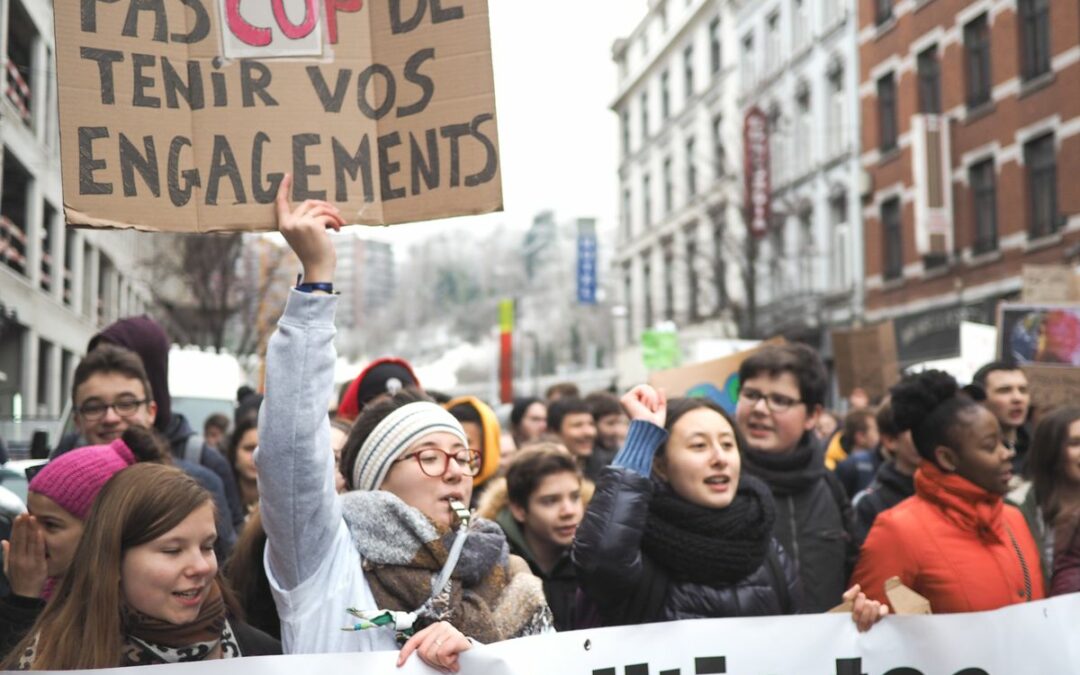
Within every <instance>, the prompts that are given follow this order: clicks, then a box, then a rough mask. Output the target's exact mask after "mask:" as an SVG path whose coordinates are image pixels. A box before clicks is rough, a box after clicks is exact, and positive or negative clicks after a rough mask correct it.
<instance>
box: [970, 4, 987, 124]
mask: <svg viewBox="0 0 1080 675" xmlns="http://www.w3.org/2000/svg"><path fill="white" fill-rule="evenodd" d="M964 53H965V56H966V59H967V61H966V64H965V65H966V70H967V104H968V108H977V107H978V106H980V105H982V104H984V103H987V102H988V101H989V100H990V95H991V90H992V84H991V81H990V23H989V20H988V19H987V17H986V14H982V15H980V16H979V17H978V18H977V19H974V20H973V21H971V22H970V23H968V24H967V25H966V26H964Z"/></svg>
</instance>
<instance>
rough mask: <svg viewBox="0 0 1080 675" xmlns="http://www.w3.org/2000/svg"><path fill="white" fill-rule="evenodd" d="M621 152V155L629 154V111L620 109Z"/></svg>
mask: <svg viewBox="0 0 1080 675" xmlns="http://www.w3.org/2000/svg"><path fill="white" fill-rule="evenodd" d="M622 152H623V157H626V156H628V155H629V154H630V111H629V110H623V111H622Z"/></svg>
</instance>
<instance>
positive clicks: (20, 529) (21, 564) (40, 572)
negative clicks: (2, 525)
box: [0, 513, 48, 598]
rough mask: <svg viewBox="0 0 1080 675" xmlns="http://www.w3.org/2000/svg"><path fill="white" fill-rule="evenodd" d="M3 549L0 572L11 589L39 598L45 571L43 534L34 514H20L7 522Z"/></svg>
mask: <svg viewBox="0 0 1080 675" xmlns="http://www.w3.org/2000/svg"><path fill="white" fill-rule="evenodd" d="M0 545H2V546H3V549H4V574H5V575H6V576H7V578H8V583H10V584H11V592H12V593H14V594H15V595H21V596H22V597H24V598H40V597H41V591H42V589H44V588H45V581H46V579H47V578H48V572H47V568H46V563H45V534H44V533H43V532H42V530H41V525H39V524H38V522H37V518H34V517H33V516H31V515H28V514H25V513H23V514H20V515H19V516H17V517H16V518H15V522H14V523H12V525H11V540H10V541H4V542H2V543H0Z"/></svg>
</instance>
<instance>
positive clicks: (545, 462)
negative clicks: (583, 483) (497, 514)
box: [506, 448, 581, 509]
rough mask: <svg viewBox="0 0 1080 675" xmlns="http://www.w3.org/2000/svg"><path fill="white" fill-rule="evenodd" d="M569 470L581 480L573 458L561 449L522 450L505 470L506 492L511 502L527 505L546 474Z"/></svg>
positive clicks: (523, 506)
mask: <svg viewBox="0 0 1080 675" xmlns="http://www.w3.org/2000/svg"><path fill="white" fill-rule="evenodd" d="M564 472H569V473H572V474H574V475H575V476H577V477H578V480H581V472H580V471H579V470H578V467H577V462H576V461H575V460H574V458H573V457H572V456H571V455H569V454H567V453H565V452H563V451H561V450H552V449H547V448H542V449H536V450H522V451H521V452H520V453H519V454H518V455H517V456H516V457H515V458H514V463H513V464H511V465H510V468H509V469H507V471H506V492H507V496H508V497H509V499H510V503H511V504H516V505H518V506H520V507H521V508H523V509H527V508H528V507H529V497H532V494H533V492H535V491H536V488H537V487H539V485H540V483H542V482H543V480H544V479H545V478H547V477H548V476H552V475H554V474H557V473H564Z"/></svg>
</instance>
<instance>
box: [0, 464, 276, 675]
mask: <svg viewBox="0 0 1080 675" xmlns="http://www.w3.org/2000/svg"><path fill="white" fill-rule="evenodd" d="M214 518H215V509H214V503H213V499H212V497H211V496H210V493H209V492H207V491H206V490H205V489H203V488H202V487H200V486H199V484H198V483H196V482H195V481H194V480H193V479H192V478H190V477H189V476H188V475H187V474H185V473H184V472H182V471H180V470H179V469H176V468H173V467H169V466H161V465H157V464H139V465H137V466H133V467H130V468H128V469H125V470H123V471H121V472H119V473H117V474H116V475H115V476H114V477H113V478H111V479H110V480H109V482H108V483H107V484H106V485H105V487H104V488H102V490H101V493H100V494H99V495H98V498H97V500H96V501H95V502H94V506H93V508H92V509H91V511H90V515H89V517H88V518H87V521H86V527H85V530H84V532H83V535H82V538H81V539H80V540H79V545H78V547H77V548H76V550H75V555H74V557H73V558H72V564H71V568H70V570H69V572H68V574H66V575H65V576H64V578H63V580H62V581H61V582H60V584H59V586H58V587H57V589H56V592H55V594H54V597H53V598H52V600H51V601H50V602H49V604H48V605H47V606H46V607H45V610H44V612H42V614H41V616H40V617H39V618H38V620H37V622H36V623H35V624H34V626H33V628H32V629H31V630H30V632H29V634H28V635H27V636H26V637H25V638H24V639H23V641H22V642H21V643H19V645H18V646H17V647H16V648H15V650H14V651H13V652H12V653H11V654H10V655H9V656H8V658H7V660H6V662H5V664H4V667H5V668H7V669H12V668H18V669H20V670H74V669H80V670H81V669H89V668H114V667H118V666H134V665H151V664H157V663H177V662H181V661H203V660H210V659H219V658H235V657H239V656H253V655H262V654H274V653H280V645H279V644H278V643H277V642H276V641H275V640H273V639H272V638H270V637H268V636H266V635H265V634H263V633H261V632H259V631H257V630H255V629H253V628H250V627H249V626H247V625H245V624H244V623H242V622H241V621H240V620H239V618H238V613H237V609H236V605H235V603H234V602H233V601H232V598H231V597H230V594H229V592H228V590H227V588H226V587H225V585H224V584H223V583H222V581H221V576H220V574H219V573H218V564H217V558H216V557H215V555H214V540H215V539H216V538H217V528H216V526H215V524H214Z"/></svg>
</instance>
